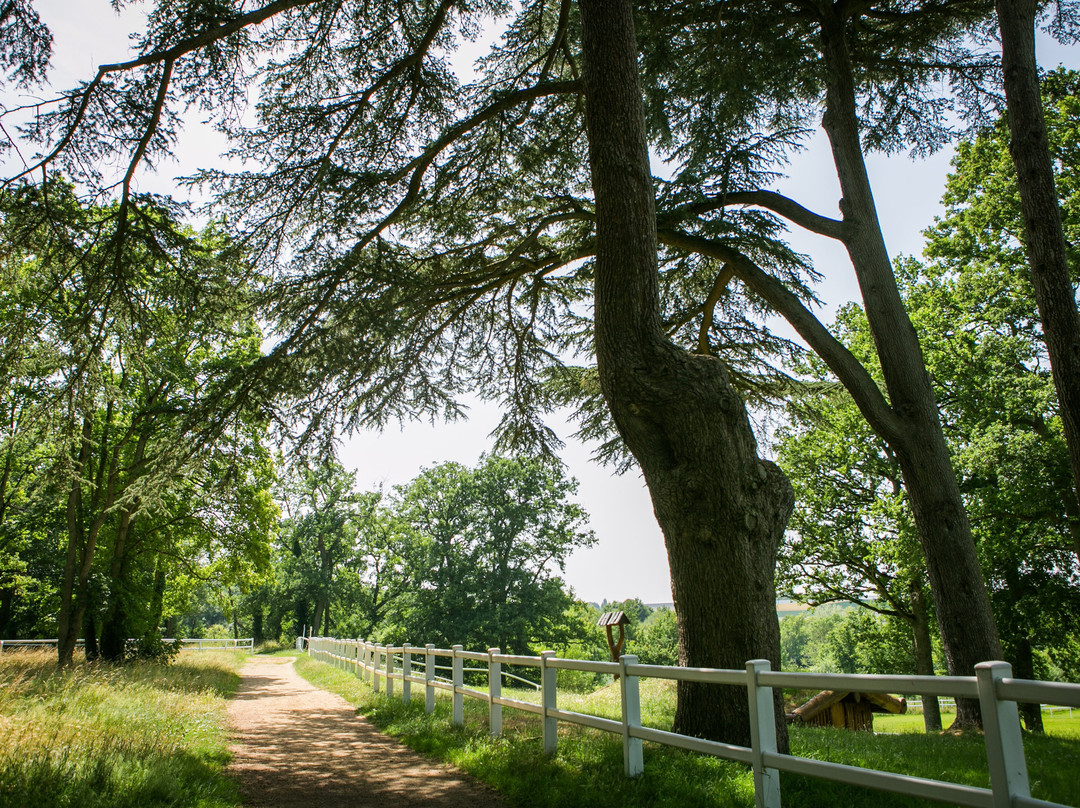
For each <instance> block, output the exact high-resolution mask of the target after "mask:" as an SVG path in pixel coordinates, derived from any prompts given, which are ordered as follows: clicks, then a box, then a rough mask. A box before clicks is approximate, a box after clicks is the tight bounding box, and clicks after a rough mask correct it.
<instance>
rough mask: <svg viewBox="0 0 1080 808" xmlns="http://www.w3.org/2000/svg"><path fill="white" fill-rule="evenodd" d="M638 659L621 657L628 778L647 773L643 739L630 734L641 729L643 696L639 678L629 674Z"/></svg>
mask: <svg viewBox="0 0 1080 808" xmlns="http://www.w3.org/2000/svg"><path fill="white" fill-rule="evenodd" d="M637 661H638V658H637V657H636V656H635V655H633V654H623V655H622V656H621V657H619V667H620V669H621V674H620V676H619V689H620V692H621V695H622V738H623V753H622V756H623V772H624V773H625V774H626V776H627V777H640V776H641V774H642V773H643V772H644V771H645V760H644V757H643V756H642V751H641V739H640V738H635V737H633V736H632V735H631V734H630V730H631V729H640V728H641V694H640V692H639V689H638V678H637V677H636V676H631V675H630V674H629V673H627V666H628V665H636V664H637Z"/></svg>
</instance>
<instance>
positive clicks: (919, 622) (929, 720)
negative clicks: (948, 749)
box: [910, 581, 941, 732]
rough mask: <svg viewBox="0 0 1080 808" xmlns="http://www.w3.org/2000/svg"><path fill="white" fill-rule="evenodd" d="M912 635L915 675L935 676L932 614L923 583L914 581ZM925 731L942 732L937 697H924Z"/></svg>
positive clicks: (911, 594) (912, 589)
mask: <svg viewBox="0 0 1080 808" xmlns="http://www.w3.org/2000/svg"><path fill="white" fill-rule="evenodd" d="M910 596H911V614H912V617H913V618H914V619H913V622H912V634H913V635H914V640H915V673H916V674H918V675H919V676H933V675H934V652H933V648H932V647H931V644H930V614H929V610H928V609H927V607H926V597H925V595H924V594H923V583H922V581H913V582H912V584H911V589H910ZM922 703H923V729H924V730H926V731H927V732H941V707H940V705H939V704H938V698H937V696H923V697H922Z"/></svg>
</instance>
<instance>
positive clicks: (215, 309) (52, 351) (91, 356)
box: [2, 179, 261, 665]
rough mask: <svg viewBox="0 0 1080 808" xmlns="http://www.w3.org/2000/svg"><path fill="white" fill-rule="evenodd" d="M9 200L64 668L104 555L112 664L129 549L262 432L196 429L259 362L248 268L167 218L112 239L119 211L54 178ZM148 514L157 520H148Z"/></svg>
mask: <svg viewBox="0 0 1080 808" xmlns="http://www.w3.org/2000/svg"><path fill="white" fill-rule="evenodd" d="M3 203H4V210H3V212H4V217H3V225H2V226H3V230H4V240H5V243H6V244H7V245H9V247H8V249H9V250H10V251H11V253H10V256H9V260H10V261H11V262H13V263H15V264H19V263H20V262H21V263H22V265H23V266H22V267H20V270H21V271H19V272H17V273H15V274H14V276H13V278H10V279H5V281H6V282H5V287H6V288H5V293H6V294H7V295H11V296H12V297H13V298H15V299H17V300H19V301H20V302H21V303H22V305H23V306H24V307H25V310H26V311H27V315H26V316H25V317H23V318H21V319H20V318H10V319H6V320H5V321H4V323H3V325H4V328H5V332H6V336H7V335H10V336H11V337H12V339H11V340H10V341H5V344H6V348H7V349H8V351H9V352H10V353H8V355H6V356H5V363H6V365H7V367H8V368H11V367H16V368H21V369H20V370H19V371H18V372H19V373H20V375H21V379H23V380H25V383H23V384H21V385H20V387H18V388H16V389H15V390H14V391H13V392H15V393H19V392H20V390H21V392H22V393H23V394H24V398H22V401H21V405H26V406H30V405H32V407H33V412H34V413H36V414H35V418H34V419H31V420H32V422H36V423H48V424H49V425H50V428H49V432H48V433H47V437H48V439H49V444H48V445H49V446H51V447H52V450H51V451H50V456H49V462H48V465H47V466H46V468H47V470H48V474H47V478H48V480H49V487H48V489H46V488H44V487H42V488H41V493H43V494H44V495H51V496H54V497H56V498H57V499H58V500H59V501H60V502H62V506H61V507H62V509H63V511H64V513H65V519H66V522H67V530H66V534H67V535H66V539H65V542H64V545H65V547H66V558H65V563H64V573H63V582H62V585H61V589H60V601H61V603H60V614H59V620H58V628H59V643H58V653H59V661H60V663H61V664H62V665H63V664H67V663H69V662H70V661H71V655H72V652H73V650H74V647H75V642H76V640H77V638H78V637H79V636H80V634H83V633H85V635H86V639H87V644H88V653H89V654H91V655H92V654H94V653H95V650H96V644H95V640H96V625H95V621H94V620H92V619H91V620H87V618H88V617H92V616H93V609H94V608H95V606H96V605H97V604H96V603H95V596H94V593H93V592H92V589H91V587H90V580H91V574H92V572H93V570H94V565H95V558H97V557H99V555H100V554H99V550H100V549H101V548H102V547H103V546H104V547H105V548H106V549H107V550H108V554H109V555H110V561H109V563H108V564H107V565H106V577H107V578H108V579H109V581H110V582H111V584H112V595H111V601H110V604H109V607H108V610H107V615H106V618H105V625H106V631H105V636H106V640H107V642H106V645H105V648H104V650H105V652H106V653H107V654H109V655H110V656H114V657H119V656H121V655H122V654H123V640H124V639H126V636H125V635H126V633H127V632H126V631H124V630H123V629H124V628H125V627H126V625H127V621H126V619H125V617H124V611H125V608H126V607H125V603H124V601H125V598H126V594H127V593H126V592H125V591H124V590H125V582H126V581H128V580H130V579H131V574H130V568H131V562H132V559H133V558H135V557H136V555H138V554H137V553H135V552H134V551H135V550H136V549H137V548H138V547H140V546H141V547H143V549H144V550H145V547H146V540H147V537H149V536H152V535H153V534H154V533H155V531H157V530H158V529H159V528H161V527H162V526H163V523H164V524H167V523H168V522H169V520H170V519H171V514H170V515H166V513H167V512H169V511H170V510H171V509H173V508H174V507H175V498H176V495H177V493H178V492H179V491H180V490H182V489H185V487H186V486H188V485H189V484H190V483H191V482H192V481H194V480H200V481H201V482H203V483H205V482H206V478H205V477H203V478H201V479H200V478H199V475H198V474H197V473H194V471H193V469H194V468H195V467H196V466H197V465H198V463H199V462H210V461H212V460H214V459H217V461H218V462H219V463H223V462H224V460H223V456H227V455H229V453H230V452H229V449H232V450H234V451H236V452H241V453H242V452H245V451H248V452H251V451H257V447H258V445H259V440H260V434H259V433H260V431H261V430H260V427H259V425H258V423H257V422H253V421H252V420H251V419H250V418H247V417H245V415H244V414H242V413H236V414H234V417H233V418H232V419H230V420H229V421H227V422H224V423H222V424H220V425H219V427H218V428H217V429H216V430H215V432H214V434H208V433H203V434H200V435H198V436H196V434H195V433H196V432H197V431H198V430H199V428H200V427H201V423H202V418H201V417H200V414H199V410H200V408H201V406H202V404H203V402H204V400H205V399H206V398H208V397H209V391H210V390H211V389H212V387H213V385H214V384H215V383H216V382H219V381H220V379H221V377H222V376H223V375H225V374H226V373H228V372H229V371H231V370H233V369H234V368H235V367H236V366H237V365H239V364H241V363H243V362H244V361H250V360H251V359H252V358H253V356H254V355H256V354H257V351H258V332H257V330H256V329H255V326H254V320H253V319H252V317H251V312H250V310H249V309H247V308H246V303H247V301H245V299H244V296H245V289H246V288H247V285H248V281H247V278H248V275H249V268H248V266H247V265H246V264H245V263H244V262H242V261H240V260H238V258H239V256H238V255H237V254H236V252H235V251H234V250H233V249H232V248H231V246H230V245H229V243H228V242H227V240H223V239H222V238H221V237H220V234H215V233H214V232H212V231H208V232H207V233H204V234H202V236H201V237H200V236H196V235H195V234H193V233H190V232H186V231H184V230H182V229H179V228H178V227H177V226H176V225H175V222H174V220H173V219H172V218H171V212H170V211H169V210H168V209H165V208H162V207H155V206H134V205H132V206H131V208H130V210H129V214H130V215H131V216H132V221H130V222H129V223H128V225H127V228H126V230H127V232H126V235H125V237H124V238H119V237H118V233H117V227H118V226H119V224H120V221H121V220H120V214H119V206H116V205H113V206H104V207H98V206H92V205H90V206H87V205H83V204H81V203H80V202H79V201H78V200H77V199H76V198H75V196H74V194H73V193H72V189H71V188H70V187H69V186H67V185H65V184H64V183H63V182H60V181H57V180H55V179H50V180H49V181H48V182H47V183H46V184H45V185H43V186H40V187H34V186H24V187H22V188H19V189H17V190H16V191H15V192H14V193H9V194H7V195H6V196H5V197H4V199H3ZM9 360H10V361H9ZM27 434H33V433H27ZM18 437H20V436H18V435H13V436H12V439H13V440H14V439H16V438H18ZM22 437H23V439H25V437H26V435H25V434H24V435H23V436H22ZM253 446H254V447H255V449H253ZM202 493H208V489H207V488H203V490H202ZM181 510H184V509H183V508H181ZM188 510H190V509H188ZM148 514H153V515H155V518H156V517H160V519H161V520H162V521H157V522H155V521H154V519H153V518H152V519H150V520H146V522H145V523H143V522H142V521H141V520H143V519H144V517H146V516H147V515H148ZM140 535H141V536H142V538H139V539H136V538H135V537H136V536H140ZM145 558H146V555H143V560H144V562H145ZM150 566H151V567H152V566H153V558H152V555H151V557H150ZM155 628H156V627H155Z"/></svg>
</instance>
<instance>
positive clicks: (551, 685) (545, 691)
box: [540, 651, 559, 757]
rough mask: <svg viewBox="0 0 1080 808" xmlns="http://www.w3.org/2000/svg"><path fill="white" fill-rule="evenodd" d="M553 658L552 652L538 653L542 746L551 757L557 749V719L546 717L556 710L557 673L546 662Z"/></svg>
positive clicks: (553, 653) (551, 716)
mask: <svg viewBox="0 0 1080 808" xmlns="http://www.w3.org/2000/svg"><path fill="white" fill-rule="evenodd" d="M553 656H555V652H554V651H541V652H540V692H541V703H542V704H543V705H544V712H543V726H544V729H543V733H542V735H543V746H544V754H545V755H547V756H548V757H551V756H552V755H554V754H555V752H556V751H557V750H558V748H559V719H557V718H556V717H555V716H553V715H548V713H549V711H551V710H554V709H556V708H557V701H556V699H557V695H556V694H557V693H558V690H557V689H556V684H555V682H556V678H557V675H558V673H559V672H558V671H557V670H556V669H555V668H549V667H548V660H549V659H551V658H552V657H553Z"/></svg>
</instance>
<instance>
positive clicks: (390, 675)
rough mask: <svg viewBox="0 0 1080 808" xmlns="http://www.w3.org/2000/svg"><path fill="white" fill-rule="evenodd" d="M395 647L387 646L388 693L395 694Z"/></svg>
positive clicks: (389, 694) (388, 694)
mask: <svg viewBox="0 0 1080 808" xmlns="http://www.w3.org/2000/svg"><path fill="white" fill-rule="evenodd" d="M393 674H394V649H393V648H392V647H391V646H389V645H388V646H386V695H387V696H393V695H394V677H393Z"/></svg>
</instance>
